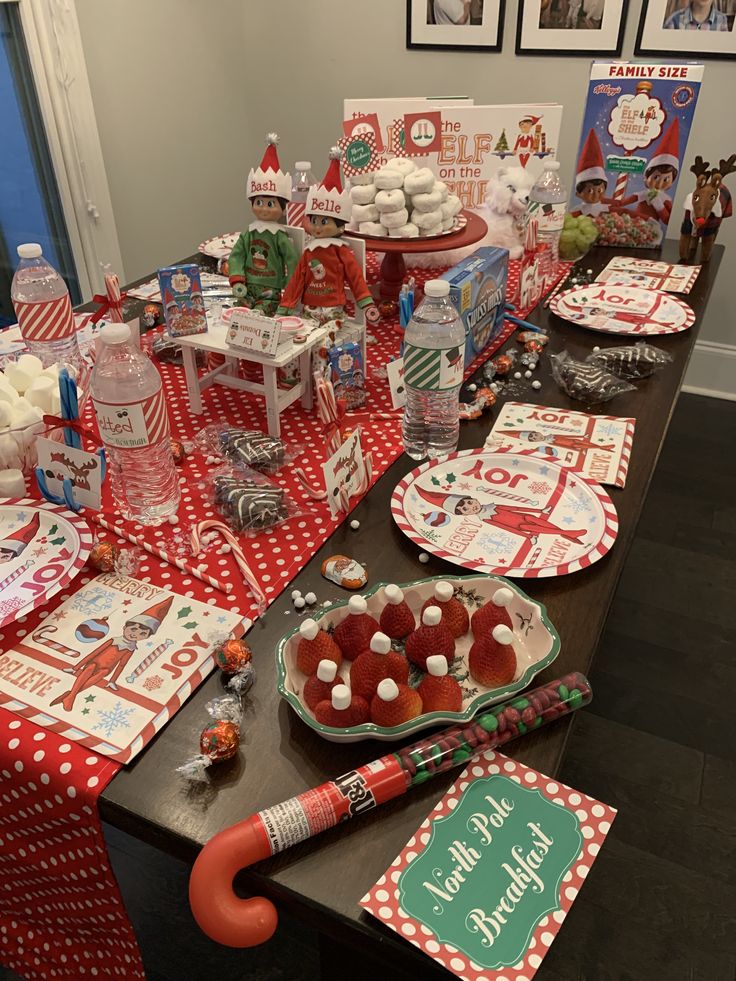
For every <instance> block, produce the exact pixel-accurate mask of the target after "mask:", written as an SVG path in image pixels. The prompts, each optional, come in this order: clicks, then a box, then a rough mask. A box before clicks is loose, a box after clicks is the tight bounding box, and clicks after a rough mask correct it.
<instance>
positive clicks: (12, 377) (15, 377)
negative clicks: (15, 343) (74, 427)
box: [5, 361, 36, 395]
mask: <svg viewBox="0 0 736 981" xmlns="http://www.w3.org/2000/svg"><path fill="white" fill-rule="evenodd" d="M5 377H6V379H7V380H8V381H9V382H10V384H11V385H12V386H13V388H14V389H15V390H16V392H17V393H18V394H19V395H22V394H23V393H24V392H25V390H26V389H27V388H30V387H31V382H32V381H33V379H34V378H35V377H36V376H35V375H32V374H31V373H30V372H29V371H27V370H26V369H24V368H21V366H20V365H19V364H18V362H17V361H9V362H8V363H7V364H6V365H5Z"/></svg>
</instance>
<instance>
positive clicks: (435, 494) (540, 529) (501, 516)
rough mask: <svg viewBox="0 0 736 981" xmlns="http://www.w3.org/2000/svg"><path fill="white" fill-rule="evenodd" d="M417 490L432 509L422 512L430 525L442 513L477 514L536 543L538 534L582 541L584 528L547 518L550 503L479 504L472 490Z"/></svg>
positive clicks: (490, 523) (422, 488) (484, 519)
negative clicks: (466, 491)
mask: <svg viewBox="0 0 736 981" xmlns="http://www.w3.org/2000/svg"><path fill="white" fill-rule="evenodd" d="M416 491H417V494H419V496H420V497H421V498H423V499H424V500H425V501H426V502H427V503H428V504H431V506H432V508H433V510H432V511H430V512H428V513H426V514H425V515H423V518H424V520H425V521H426V522H427V524H429V525H436V524H437V523H438V522H439V521H442V523H443V524H444V521H443V520H442V514H443V513H444V514H457V515H464V516H467V517H470V516H473V515H478V517H479V518H480V520H481V521H482V522H483V523H484V524H488V525H493V527H494V528H499V529H502V530H503V531H508V532H511V534H513V535H520V536H521V537H522V538H526V539H528V540H529V541H530V542H531V543H532V544H536V542H537V539H538V538H539V536H540V535H559V536H560V537H562V538H565V539H567V541H569V542H575V543H577V544H582V537H583V535H585V534H586V533H587V528H560V527H559V525H556V524H554V523H553V522H552V521H550V520H549V517H548V516H549V514H550V513H551V511H552V507H551V506H550V505H548V506H547V507H546V508H532V507H518V506H516V505H509V504H496V503H495V502H494V503H493V504H481V502H480V501H479V500H478V498H477V497H473V496H472V495H471V494H454V493H453V494H448V493H447V492H446V491H431V490H426V489H425V488H424V487H417V488H416Z"/></svg>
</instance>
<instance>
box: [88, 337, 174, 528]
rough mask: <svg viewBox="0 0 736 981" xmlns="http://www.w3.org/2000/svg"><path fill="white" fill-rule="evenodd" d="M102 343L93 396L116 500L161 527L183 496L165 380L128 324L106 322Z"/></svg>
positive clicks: (139, 517)
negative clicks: (170, 428) (135, 340)
mask: <svg viewBox="0 0 736 981" xmlns="http://www.w3.org/2000/svg"><path fill="white" fill-rule="evenodd" d="M99 339H100V351H99V354H98V356H97V360H96V362H95V367H94V370H93V372H92V378H91V381H90V394H91V396H92V402H93V404H94V408H95V415H96V416H97V425H98V428H99V430H100V438H101V439H102V442H103V443H104V444H105V452H106V454H107V464H108V475H109V480H110V482H111V486H112V493H113V497H114V499H115V503H116V504H117V506H118V507H119V508H120V511H121V512H122V514H123V515H124V517H126V518H129V519H131V520H132V521H138V522H139V523H140V524H142V525H157V524H160V523H161V522H162V521H163V520H164V519H166V518H167V517H168V516H169V515H170V514H174V513H175V512H176V509H177V508H178V506H179V496H180V491H179V477H178V475H177V471H176V465H175V464H174V457H173V455H172V452H171V443H170V441H169V417H168V414H167V411H166V402H165V400H164V393H163V386H162V384H161V376H160V375H159V373H158V371H156V368H155V367H154V366H153V364H152V363H151V361H150V360H149V359H148V358H147V357H146V355H145V354H143V352H142V351H140V350H139V348H138V347H137V346H136V345H135V343H134V342H133V341H132V340H131V336H130V327H129V326H128V325H127V324H107V325H106V326H105V327H103V328H102V330H101V331H100V333H99Z"/></svg>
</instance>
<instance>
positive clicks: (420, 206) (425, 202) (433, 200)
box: [411, 188, 442, 211]
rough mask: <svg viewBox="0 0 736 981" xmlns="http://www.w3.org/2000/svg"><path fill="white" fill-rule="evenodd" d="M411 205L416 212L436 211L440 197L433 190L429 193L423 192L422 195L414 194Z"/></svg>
mask: <svg viewBox="0 0 736 981" xmlns="http://www.w3.org/2000/svg"><path fill="white" fill-rule="evenodd" d="M411 203H412V205H413V206H414V207H415V208H416V209H417V211H437V209H438V208H439V206H440V204H441V203H442V195H441V194H440V192H439V191H437V190H435V189H434V188H433V189H432V190H431V191H425V193H424V194H415V195H414V197H413V198H412V199H411Z"/></svg>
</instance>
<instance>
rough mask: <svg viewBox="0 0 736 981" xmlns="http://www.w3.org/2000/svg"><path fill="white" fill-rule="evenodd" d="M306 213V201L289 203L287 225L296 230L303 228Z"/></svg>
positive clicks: (287, 206)
mask: <svg viewBox="0 0 736 981" xmlns="http://www.w3.org/2000/svg"><path fill="white" fill-rule="evenodd" d="M306 212H307V205H306V203H305V202H304V201H289V203H288V204H287V205H286V224H287V225H291V226H292V227H294V228H303V227H304V219H305V218H306Z"/></svg>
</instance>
